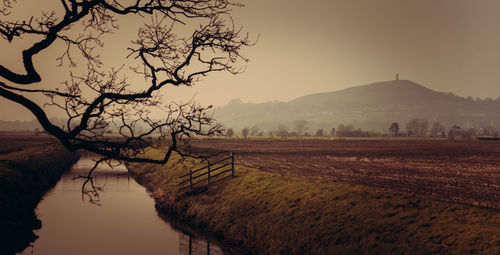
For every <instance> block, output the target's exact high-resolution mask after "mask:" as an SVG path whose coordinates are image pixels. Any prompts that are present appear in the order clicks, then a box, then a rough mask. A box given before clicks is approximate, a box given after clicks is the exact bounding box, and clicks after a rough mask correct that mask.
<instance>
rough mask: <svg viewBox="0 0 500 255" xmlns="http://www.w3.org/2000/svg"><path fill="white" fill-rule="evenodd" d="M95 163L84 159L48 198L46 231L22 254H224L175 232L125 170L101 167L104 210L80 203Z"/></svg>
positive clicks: (41, 214)
mask: <svg viewBox="0 0 500 255" xmlns="http://www.w3.org/2000/svg"><path fill="white" fill-rule="evenodd" d="M93 164H94V162H93V161H92V159H91V158H90V157H82V158H81V159H80V160H79V161H78V162H77V163H76V164H75V165H74V166H73V167H72V169H71V171H69V172H67V173H65V174H64V175H63V177H62V178H61V180H60V181H59V182H58V183H57V185H56V186H55V187H54V188H53V189H52V190H51V191H50V192H48V193H47V194H46V195H45V197H44V199H43V200H42V201H41V202H40V203H39V205H38V208H37V214H38V218H39V219H40V220H41V221H42V228H41V229H40V230H38V231H37V232H35V233H36V234H37V235H39V237H40V238H38V239H37V240H36V241H35V242H34V243H33V245H32V246H31V247H28V248H26V249H25V250H24V251H23V252H22V253H20V254H35V255H37V254H40V255H45V254H46V255H54V254H56V255H57V254H74V255H78V254H94V255H98V254H103V255H104V254H106V255H109V254H121V255H124V254H134V255H135V254H172V255H175V254H223V252H222V251H221V249H220V248H219V247H217V246H215V245H214V244H210V243H208V242H207V241H206V240H201V239H196V238H194V237H191V236H190V235H187V234H184V233H183V232H181V231H178V230H175V229H173V228H172V227H171V226H170V224H169V223H167V222H165V221H164V220H162V219H161V218H160V217H159V216H158V214H157V212H156V210H155V207H154V200H153V198H151V197H150V196H149V194H148V193H147V191H146V189H145V188H144V187H142V186H141V185H139V184H138V183H137V182H135V181H134V179H132V178H131V177H129V176H128V174H127V169H126V168H125V166H120V167H115V168H113V169H111V168H109V167H108V166H104V165H101V166H100V167H99V168H98V169H96V171H95V174H96V177H95V183H96V184H97V185H99V186H102V188H103V190H102V192H101V194H100V204H101V205H100V206H98V205H93V204H90V203H89V202H88V201H82V198H81V187H82V183H83V180H82V179H76V180H74V179H73V177H74V176H76V175H79V174H85V173H86V171H88V170H89V169H90V168H91V167H92V166H93Z"/></svg>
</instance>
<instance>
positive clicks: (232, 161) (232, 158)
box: [231, 152, 234, 177]
mask: <svg viewBox="0 0 500 255" xmlns="http://www.w3.org/2000/svg"><path fill="white" fill-rule="evenodd" d="M231 176H233V177H234V153H232V152H231Z"/></svg>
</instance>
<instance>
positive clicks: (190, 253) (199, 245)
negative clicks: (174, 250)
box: [179, 233, 223, 255]
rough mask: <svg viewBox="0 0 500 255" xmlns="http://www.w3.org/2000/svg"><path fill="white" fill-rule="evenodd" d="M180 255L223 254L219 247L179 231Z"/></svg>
mask: <svg viewBox="0 0 500 255" xmlns="http://www.w3.org/2000/svg"><path fill="white" fill-rule="evenodd" d="M179 254H180V255H195V254H196V255H201V254H207V255H209V254H216V255H219V254H223V253H222V251H221V250H220V248H219V247H216V246H213V245H210V242H208V241H207V240H203V239H196V238H195V237H193V236H192V235H189V234H183V233H179Z"/></svg>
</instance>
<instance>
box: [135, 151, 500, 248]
mask: <svg viewBox="0 0 500 255" xmlns="http://www.w3.org/2000/svg"><path fill="white" fill-rule="evenodd" d="M196 164H197V163H196V162H187V163H186V162H184V165H182V164H176V163H175V162H173V161H172V162H169V163H167V164H166V165H164V166H157V165H150V164H129V171H130V173H131V175H132V176H133V177H134V178H135V179H136V180H137V181H138V182H139V183H140V184H141V185H143V186H145V187H146V188H147V189H148V191H150V192H151V193H152V196H153V197H154V199H155V201H156V207H157V209H158V210H159V211H161V212H166V213H168V214H170V215H171V217H173V218H176V219H177V220H178V221H180V222H183V223H184V224H187V225H190V226H192V227H193V228H196V229H200V230H202V231H203V232H206V233H210V234H211V235H213V236H214V237H215V238H217V239H218V240H221V242H222V243H223V246H227V247H237V248H238V250H241V251H243V252H242V253H245V254H304V253H306V254H388V253H389V254H394V253H405V254H408V253H409V254H427V253H438V254H450V253H451V254H463V253H477V252H479V253H484V254H498V253H499V252H500V235H499V234H498V233H500V213H499V212H498V211H495V210H492V209H486V208H479V207H474V206H469V205H463V204H457V203H449V202H442V201H436V200H431V199H425V198H419V197H415V196H412V195H411V194H405V193H403V192H397V191H393V190H387V189H381V188H374V187H368V186H362V185H354V184H345V183H336V182H331V181H322V180H315V179H308V178H299V177H290V176H284V175H280V174H275V173H270V172H266V171H262V170H258V169H253V168H249V167H246V166H241V165H239V166H237V167H236V178H232V179H229V180H227V181H224V182H221V183H219V184H217V185H213V186H210V187H209V188H208V189H206V190H200V192H199V193H196V192H194V193H191V194H186V193H182V192H179V191H178V186H177V183H178V182H179V177H180V175H182V174H183V173H185V170H184V169H186V168H188V167H196ZM311 233H314V234H311Z"/></svg>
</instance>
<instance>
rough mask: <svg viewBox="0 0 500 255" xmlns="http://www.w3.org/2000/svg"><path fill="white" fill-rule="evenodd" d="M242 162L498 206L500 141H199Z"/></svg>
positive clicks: (499, 196)
mask: <svg viewBox="0 0 500 255" xmlns="http://www.w3.org/2000/svg"><path fill="white" fill-rule="evenodd" d="M192 144H193V145H194V146H195V147H198V148H204V149H207V148H210V149H212V150H216V151H232V152H234V153H235V155H236V161H237V162H238V163H241V164H245V165H248V166H253V167H257V168H260V169H262V170H266V171H271V172H278V173H283V174H288V175H295V176H307V177H312V178H321V179H327V180H335V181H342V182H350V183H361V184H366V185H371V186H377V187H384V188H389V189H395V190H401V191H405V192H409V193H413V194H416V195H419V196H425V197H432V198H436V199H440V200H448V201H454V202H461V203H467V204H473V205H479V206H484V207H490V208H495V209H497V210H499V209H500V142H492V141H460V142H452V141H443V140H265V139H264V140H248V141H241V140H240V141H234V140H196V141H193V143H192Z"/></svg>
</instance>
